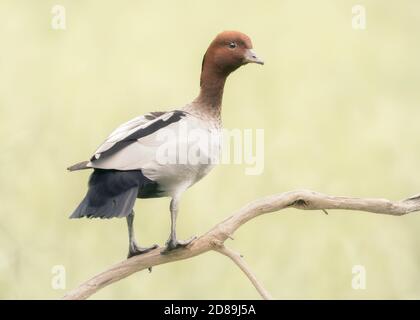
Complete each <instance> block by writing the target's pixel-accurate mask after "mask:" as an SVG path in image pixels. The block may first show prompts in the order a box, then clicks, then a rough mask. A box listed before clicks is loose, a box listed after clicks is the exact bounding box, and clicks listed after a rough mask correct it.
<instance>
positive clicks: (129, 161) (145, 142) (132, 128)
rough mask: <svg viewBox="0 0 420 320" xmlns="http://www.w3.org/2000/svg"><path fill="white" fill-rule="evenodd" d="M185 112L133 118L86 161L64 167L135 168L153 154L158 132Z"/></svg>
mask: <svg viewBox="0 0 420 320" xmlns="http://www.w3.org/2000/svg"><path fill="white" fill-rule="evenodd" d="M187 115H188V113H186V112H185V111H180V110H175V111H170V112H151V113H148V114H145V115H142V116H139V117H137V118H134V119H132V120H130V121H128V122H126V123H124V124H122V125H121V126H119V127H118V128H117V129H115V130H114V131H113V132H112V133H111V134H110V135H109V136H108V138H106V140H105V141H104V142H103V143H102V144H101V145H100V146H99V148H98V149H97V150H96V151H95V153H94V155H93V156H92V157H91V159H90V161H83V162H80V163H77V164H75V165H73V166H71V167H69V168H68V170H70V171H74V170H82V169H89V168H98V169H115V170H136V169H141V167H142V164H145V163H147V162H149V161H150V160H152V158H153V157H154V156H155V152H156V147H157V140H156V137H157V136H158V135H159V131H160V130H162V129H164V128H168V129H169V128H171V127H172V129H173V127H174V125H176V124H177V123H178V122H180V120H181V119H183V118H184V117H186V116H187Z"/></svg>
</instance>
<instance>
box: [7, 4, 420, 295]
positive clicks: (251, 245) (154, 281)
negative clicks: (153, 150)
mask: <svg viewBox="0 0 420 320" xmlns="http://www.w3.org/2000/svg"><path fill="white" fill-rule="evenodd" d="M55 4H57V3H56V2H55V1H46V0H43V1H36V2H35V1H21V0H18V1H12V0H5V1H2V2H1V3H0V21H1V22H0V25H1V27H0V39H2V50H1V59H0V137H1V141H2V152H1V154H0V201H1V207H0V298H7V299H10V298H38V299H43V298H59V297H60V296H62V295H63V293H64V292H63V291H60V290H53V289H52V288H51V285H50V283H51V277H52V274H51V268H52V266H54V265H57V264H59V265H64V266H65V267H66V275H67V287H68V288H72V287H74V286H76V285H77V284H78V283H80V282H81V281H83V280H86V279H87V278H88V277H89V276H91V275H93V274H95V273H97V272H99V271H101V270H103V269H104V268H106V267H107V266H109V265H110V264H112V263H114V262H116V261H118V260H120V259H122V258H124V256H125V254H126V247H127V243H126V241H127V239H126V236H127V235H126V230H125V228H126V226H125V221H124V220H112V221H98V220H94V221H91V220H77V221H70V220H68V219H67V217H68V215H69V214H70V213H71V211H72V210H73V209H74V207H75V206H76V205H77V204H78V202H79V201H80V200H81V198H82V196H83V195H84V193H85V190H86V183H87V177H88V173H87V172H80V173H74V174H69V173H67V172H66V170H65V168H66V167H67V166H68V165H70V164H73V163H74V162H77V161H80V160H84V159H86V158H88V157H89V156H90V155H91V153H92V151H94V150H95V148H96V147H97V146H98V144H99V143H101V142H102V141H103V139H104V138H105V137H106V135H107V134H108V133H109V132H110V131H111V130H112V129H114V128H115V127H116V126H117V125H118V124H120V123H121V122H123V121H126V120H128V119H130V118H132V117H134V116H136V115H139V114H142V113H145V112H147V111H153V110H166V109H173V108H175V107H178V106H182V105H184V104H185V103H186V102H189V101H190V100H192V99H193V98H194V97H195V95H196V94H197V92H198V77H199V70H200V64H201V58H202V55H203V53H204V51H205V49H206V48H207V45H208V43H209V42H210V40H211V39H212V38H213V37H214V36H215V35H216V34H217V33H218V32H220V31H222V30H225V29H236V30H241V31H243V32H245V33H247V34H249V35H250V36H251V38H252V39H253V42H254V47H255V50H256V52H257V53H258V54H259V55H260V56H261V57H263V58H264V59H265V60H266V65H265V66H264V67H262V68H260V67H257V66H246V67H244V68H242V69H240V70H239V71H238V72H236V73H235V74H233V75H232V76H231V77H230V79H229V81H228V84H227V88H226V91H225V92H226V93H225V98H224V109H223V120H224V124H225V127H227V128H264V129H265V171H264V174H262V175H260V176H246V175H244V167H243V166H235V165H223V166H219V167H218V168H216V169H215V170H214V171H213V172H212V173H211V174H210V175H209V176H208V177H207V178H206V179H204V180H203V181H202V182H200V183H199V184H197V185H196V186H194V187H193V188H192V189H191V190H189V192H187V193H186V194H185V196H184V198H183V201H182V203H181V213H180V218H179V235H180V237H183V238H184V237H189V236H190V235H192V234H200V233H202V232H204V231H206V230H207V229H208V228H210V227H211V226H212V225H214V224H215V223H217V222H219V221H221V220H222V219H223V218H224V217H226V216H227V215H228V214H230V213H231V212H232V211H233V210H235V209H237V208H238V207H240V206H242V205H243V204H245V203H246V202H248V201H251V200H253V199H256V198H258V197H260V196H263V195H266V194H271V193H277V192H283V191H286V190H291V189H295V188H300V187H304V188H310V189H314V190H317V191H320V192H326V193H331V194H337V195H340V194H345V195H354V196H361V197H364V196H366V197H386V198H390V199H400V198H404V197H406V196H409V195H412V194H415V193H418V192H419V190H420V179H419V177H418V172H417V169H418V163H419V159H420V139H419V138H418V137H419V135H420V126H419V119H420V108H419V101H420V90H419V83H420V62H419V58H418V57H419V56H420V45H419V42H418V33H419V28H420V19H419V18H420V3H419V2H418V1H415V0H412V1H409V0H402V1H387V2H386V3H385V2H383V1H382V2H379V1H361V2H358V4H362V5H365V6H366V10H367V29H366V30H364V31H355V30H353V29H352V28H351V17H352V16H351V7H352V6H353V5H354V4H355V3H354V2H353V1H348V0H345V1H340V2H339V3H338V2H334V1H326V0H318V1H264V2H263V3H261V2H260V3H257V2H255V1H248V0H243V1H241V3H240V5H238V2H237V1H231V2H226V1H220V0H216V1H211V2H204V1H192V0H190V1H186V0H181V1H177V2H175V1H153V2H152V1H119V2H118V3H117V2H109V3H105V2H104V1H98V0H96V1H69V0H66V1H65V0H63V1H60V4H61V5H64V6H65V8H66V10H67V30H65V31H58V30H52V29H51V27H50V19H51V13H50V11H51V7H52V6H53V5H55ZM167 207H168V200H167V199H157V200H147V201H138V203H137V204H136V211H137V213H138V216H139V217H138V218H137V220H136V230H137V233H138V235H139V238H140V240H141V242H142V243H143V244H145V245H146V244H151V243H160V244H163V243H164V241H165V240H166V238H167V235H168V232H169V213H168V209H167ZM419 228H420V215H416V214H413V215H410V216H406V217H402V218H393V217H385V216H379V215H374V214H362V213H352V214H347V213H331V214H330V215H329V216H325V215H324V214H322V213H318V212H306V213H303V212H296V211H293V210H286V211H284V212H282V213H281V214H271V215H268V216H264V217H262V218H259V219H256V220H255V221H253V222H251V223H249V224H247V225H245V226H244V227H243V228H241V229H240V230H239V231H238V233H237V235H236V236H235V239H236V240H235V241H234V242H232V243H229V245H231V246H233V247H234V248H235V249H237V250H239V251H240V252H241V253H243V254H244V256H245V258H246V260H247V262H248V263H249V264H250V265H251V266H252V267H253V269H254V271H255V273H256V274H257V276H258V277H259V278H260V279H261V281H262V282H263V283H264V284H265V285H266V286H267V288H268V289H269V291H270V292H271V293H272V294H273V295H274V297H276V298H284V299H290V298H310V299H312V298H339V299H346V298H360V299H365V298H415V299H419V298H420V235H419V232H418V230H419ZM356 264H362V265H364V266H365V267H366V270H367V289H366V290H353V289H352V288H351V278H352V274H351V270H352V267H353V265H356ZM95 298H115V299H123V298H128V299H129V298H139V299H153V298H167V299H168V298H171V299H172V298H179V299H183V298H192V299H195V298H197V299H198V298H204V299H211V298H222V299H225V298H244V299H251V298H258V296H257V293H256V292H255V290H254V289H253V288H252V286H251V285H250V284H249V283H248V282H247V280H246V279H245V278H244V276H243V275H242V274H241V273H239V272H238V271H237V269H236V267H235V266H234V265H232V263H231V262H230V261H228V260H227V259H226V258H224V257H222V256H219V255H217V254H213V253H210V254H207V255H203V256H200V257H197V258H195V259H192V260H189V261H183V262H178V263H173V264H170V265H165V266H160V267H157V268H154V270H153V273H152V274H148V273H139V274H136V275H133V276H132V277H129V278H128V279H125V280H123V281H121V282H119V283H117V284H114V285H112V286H110V287H108V288H106V289H104V290H102V291H101V292H100V293H98V294H97V295H96V296H95Z"/></svg>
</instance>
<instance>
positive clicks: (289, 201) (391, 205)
mask: <svg viewBox="0 0 420 320" xmlns="http://www.w3.org/2000/svg"><path fill="white" fill-rule="evenodd" d="M285 208H296V209H301V210H322V211H324V212H326V210H332V209H341V210H356V211H365V212H371V213H378V214H387V215H393V216H402V215H405V214H408V213H410V212H415V211H420V195H416V196H413V197H410V198H408V199H405V200H401V201H389V200H386V199H369V198H351V197H336V196H329V195H325V194H322V193H318V192H314V191H309V190H297V191H290V192H286V193H281V194H276V195H272V196H268V197H265V198H262V199H259V200H255V201H253V202H251V203H249V204H247V205H245V206H244V207H242V208H241V209H239V210H238V211H237V212H236V213H234V214H233V215H231V216H230V217H228V218H226V219H225V220H223V221H222V222H220V223H218V224H217V225H215V226H214V227H213V228H212V229H210V230H209V231H208V232H207V233H205V234H203V235H202V236H200V237H199V238H197V239H196V240H195V241H193V242H192V243H191V244H190V245H189V246H187V247H186V248H182V249H179V250H175V251H173V252H171V253H169V254H166V255H161V254H160V252H161V251H162V250H163V248H161V247H159V248H157V249H155V250H153V251H151V252H148V253H147V254H144V255H140V256H135V257H132V258H130V259H127V260H124V261H122V262H119V263H117V264H115V265H113V266H111V267H110V268H109V269H108V270H106V271H104V272H102V273H99V274H98V275H96V276H94V277H92V278H91V279H89V280H87V281H86V282H84V283H82V284H81V285H80V286H79V287H77V288H76V289H74V290H71V291H69V292H68V293H67V294H66V295H65V296H64V297H63V299H69V300H76V299H86V298H88V297H90V296H91V295H92V294H94V293H95V292H97V291H98V290H100V289H102V288H104V287H106V286H108V285H110V284H111V283H114V282H116V281H119V280H121V279H123V278H126V277H128V276H129V275H131V274H133V273H135V272H138V271H141V270H144V269H148V268H150V267H154V266H158V265H161V264H165V263H170V262H174V261H178V260H184V259H189V258H192V257H195V256H197V255H200V254H203V253H205V252H208V251H211V250H214V251H217V252H219V253H222V254H224V255H226V256H228V257H229V258H230V259H231V260H232V261H234V262H235V263H236V264H237V265H238V266H239V268H240V269H241V270H242V271H243V272H244V273H245V275H246V276H247V277H248V278H249V280H250V281H251V282H252V284H253V285H254V286H255V288H256V289H257V290H258V292H259V293H260V294H261V296H262V297H263V298H264V299H269V298H271V296H270V294H269V293H268V292H267V290H266V289H264V287H263V286H262V284H261V283H260V282H259V281H258V280H257V279H256V277H255V276H254V274H253V273H252V272H251V270H250V269H249V268H248V266H246V264H245V263H244V262H243V261H242V259H241V257H240V256H239V255H238V254H237V253H235V252H233V251H232V250H230V249H228V248H226V247H225V246H224V242H225V241H226V240H227V239H228V238H231V237H232V235H233V234H234V233H235V231H236V230H237V229H238V228H239V227H240V226H242V225H243V224H245V223H246V222H248V221H249V220H251V219H253V218H256V217H258V216H260V215H262V214H266V213H270V212H274V211H279V210H282V209H285Z"/></svg>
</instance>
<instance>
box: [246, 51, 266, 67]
mask: <svg viewBox="0 0 420 320" xmlns="http://www.w3.org/2000/svg"><path fill="white" fill-rule="evenodd" d="M245 63H257V64H261V65H262V64H264V61H263V60H261V59H260V58H258V56H257V55H256V54H255V52H254V50H251V49H248V50H246V53H245Z"/></svg>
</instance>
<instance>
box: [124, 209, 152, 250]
mask: <svg viewBox="0 0 420 320" xmlns="http://www.w3.org/2000/svg"><path fill="white" fill-rule="evenodd" d="M133 221H134V211H132V212H131V213H130V214H129V215H128V216H127V226H128V241H129V245H128V255H127V258H131V257H132V256H137V255H139V254H142V253H146V252H149V251H150V250H153V249H156V248H157V247H158V245H157V244H154V245H153V246H150V247H147V248H142V247H140V246H139V245H138V244H137V241H136V237H135V235H134V229H133Z"/></svg>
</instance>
